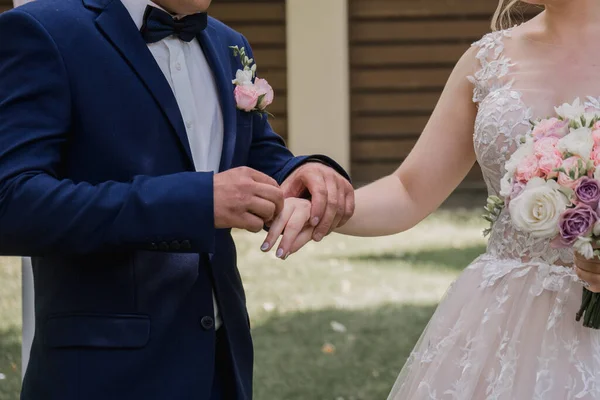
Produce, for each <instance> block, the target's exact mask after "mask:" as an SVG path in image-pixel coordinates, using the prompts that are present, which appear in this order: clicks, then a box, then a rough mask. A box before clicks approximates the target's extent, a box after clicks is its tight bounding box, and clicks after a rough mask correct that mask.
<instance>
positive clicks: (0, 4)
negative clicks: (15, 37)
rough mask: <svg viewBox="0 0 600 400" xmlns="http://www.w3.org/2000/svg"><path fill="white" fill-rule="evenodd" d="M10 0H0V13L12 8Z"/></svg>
mask: <svg viewBox="0 0 600 400" xmlns="http://www.w3.org/2000/svg"><path fill="white" fill-rule="evenodd" d="M12 5H13V2H12V0H0V13H1V12H4V11H6V10H10V9H11V8H12Z"/></svg>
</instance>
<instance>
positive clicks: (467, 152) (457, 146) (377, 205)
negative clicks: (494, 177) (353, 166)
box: [262, 48, 477, 259]
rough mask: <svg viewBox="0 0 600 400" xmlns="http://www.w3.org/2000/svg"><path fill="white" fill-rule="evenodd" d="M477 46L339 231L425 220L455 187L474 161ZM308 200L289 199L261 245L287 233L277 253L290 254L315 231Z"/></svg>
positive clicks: (380, 230) (375, 231)
mask: <svg viewBox="0 0 600 400" xmlns="http://www.w3.org/2000/svg"><path fill="white" fill-rule="evenodd" d="M476 65H477V62H476V58H475V49H474V48H471V49H470V50H469V51H467V53H465V55H464V56H463V57H462V58H461V59H460V61H459V62H458V64H457V65H456V67H455V68H454V71H453V72H452V74H451V76H450V78H449V79H448V82H447V83H446V87H445V88H444V91H443V93H442V95H441V97H440V100H439V101H438V104H437V106H436V108H435V110H434V112H433V114H432V116H431V118H430V120H429V122H428V123H427V126H426V127H425V130H424V131H423V133H422V135H421V137H420V138H419V140H418V142H417V144H416V145H415V147H414V148H413V150H412V151H411V153H410V154H409V156H408V157H407V158H406V160H405V161H404V162H403V163H402V165H401V166H400V168H398V170H397V171H396V172H394V173H393V174H392V175H390V176H387V177H385V178H383V179H380V180H378V181H377V182H374V183H372V184H370V185H368V186H365V187H363V188H361V189H359V190H357V191H356V209H355V212H354V216H353V217H352V218H351V219H350V220H349V221H348V223H346V225H344V226H342V227H341V228H338V229H337V230H336V232H338V233H342V234H346V235H354V236H384V235H390V234H394V233H398V232H402V231H405V230H407V229H410V228H412V227H413V226H415V225H416V224H417V223H419V222H420V221H421V220H423V219H424V218H425V217H426V216H427V215H429V214H430V213H431V212H433V211H435V210H436V209H437V208H438V207H439V206H440V204H441V203H442V202H443V201H444V200H445V199H446V198H447V197H448V196H449V195H450V193H452V191H453V190H454V189H455V188H456V187H457V186H458V184H459V183H460V182H461V181H462V180H463V179H464V177H465V176H466V175H467V173H468V172H469V170H470V169H471V168H472V167H473V165H474V163H475V152H474V149H473V129H474V125H475V116H476V114H477V107H476V106H475V104H474V103H473V101H472V97H473V86H472V84H471V83H470V82H469V81H468V79H467V76H469V75H472V74H473V72H474V71H475V70H476ZM309 219H310V203H308V202H306V201H305V200H304V201H303V200H301V199H286V205H285V207H284V211H283V212H282V213H281V214H280V215H279V216H278V217H277V218H276V220H275V221H274V223H273V225H272V226H271V229H270V231H269V234H268V235H267V238H266V240H265V243H264V244H263V247H262V249H263V251H269V250H270V249H271V248H273V247H274V245H275V244H276V242H277V238H278V237H279V236H280V235H281V234H282V233H283V232H284V230H285V232H284V233H283V238H282V239H281V242H280V243H279V246H278V250H277V256H278V257H280V258H283V259H285V258H287V256H288V255H290V254H293V253H295V252H296V251H298V250H299V249H300V248H301V247H302V246H304V245H305V244H306V243H307V242H309V241H310V239H311V236H312V231H313V229H314V228H313V227H312V226H311V225H310V224H308V221H309Z"/></svg>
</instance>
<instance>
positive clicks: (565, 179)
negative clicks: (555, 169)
mask: <svg viewBox="0 0 600 400" xmlns="http://www.w3.org/2000/svg"><path fill="white" fill-rule="evenodd" d="M582 164H583V160H582V159H581V158H580V157H577V156H573V157H569V158H567V159H566V160H564V161H563V162H562V165H561V168H562V169H563V171H562V172H559V174H558V184H559V185H561V186H564V187H566V188H569V189H575V187H576V186H577V185H578V184H579V178H580V175H581V171H580V166H581V165H582Z"/></svg>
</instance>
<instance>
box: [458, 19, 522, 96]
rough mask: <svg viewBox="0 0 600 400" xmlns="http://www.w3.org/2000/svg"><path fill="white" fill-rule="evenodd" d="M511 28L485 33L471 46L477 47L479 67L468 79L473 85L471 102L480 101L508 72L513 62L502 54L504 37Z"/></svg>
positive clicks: (498, 84) (508, 34)
mask: <svg viewBox="0 0 600 400" xmlns="http://www.w3.org/2000/svg"><path fill="white" fill-rule="evenodd" d="M511 31H512V29H507V30H503V31H496V32H491V33H488V34H486V35H485V36H484V37H482V38H481V39H480V40H478V41H477V42H475V43H473V44H472V45H471V46H472V47H474V48H477V49H478V51H477V55H476V56H475V57H476V58H477V60H479V65H480V68H479V69H478V70H477V72H475V74H474V75H472V76H469V77H468V79H469V81H470V82H471V83H473V85H474V89H473V102H475V103H480V102H481V101H482V100H483V99H485V97H486V96H487V95H488V94H489V93H490V92H491V91H492V90H493V89H495V88H496V87H498V86H500V81H501V78H503V77H504V76H506V75H507V74H508V71H509V68H510V67H512V66H513V65H514V64H513V63H512V61H511V60H510V58H508V57H506V56H505V55H504V38H506V37H510V35H511Z"/></svg>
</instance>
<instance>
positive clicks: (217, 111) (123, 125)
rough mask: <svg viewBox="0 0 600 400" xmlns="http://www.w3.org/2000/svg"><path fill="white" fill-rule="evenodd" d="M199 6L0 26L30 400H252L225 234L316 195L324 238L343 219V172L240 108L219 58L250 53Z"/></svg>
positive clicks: (3, 227) (9, 16)
mask: <svg viewBox="0 0 600 400" xmlns="http://www.w3.org/2000/svg"><path fill="white" fill-rule="evenodd" d="M209 4H210V0H160V1H159V0H155V3H151V2H147V1H145V0H123V1H120V0H38V1H36V2H33V3H30V4H27V5H25V6H23V7H21V8H17V9H15V10H13V11H9V12H6V13H4V14H2V15H1V16H0V38H1V39H0V252H1V253H2V254H5V255H30V256H33V267H34V277H35V295H36V298H35V307H36V309H35V312H36V331H35V339H34V342H33V347H32V350H31V359H30V362H29V366H28V368H27V372H26V376H25V380H24V383H23V390H22V396H21V398H22V399H25V400H121V399H123V400H125V399H127V400H135V399H143V400H150V399H159V400H163V399H164V400H180V399H181V400H187V399H190V400H191V399H195V400H202V399H206V400H208V399H250V398H251V397H252V363H253V353H252V342H251V337H250V327H249V322H248V315H247V312H246V307H245V296H244V291H243V288H242V283H241V280H240V275H239V273H238V270H237V267H236V254H235V247H234V243H233V240H232V238H231V235H230V230H231V228H242V229H247V230H251V231H258V230H260V229H262V227H263V226H264V225H265V224H268V222H269V221H270V220H272V219H273V217H274V216H275V215H276V214H277V213H278V212H279V210H280V209H281V207H282V203H283V198H284V196H301V195H302V196H303V195H309V196H311V197H310V198H311V199H312V202H313V224H315V225H318V226H317V230H316V232H317V233H316V236H315V239H316V240H320V239H321V238H322V237H323V236H324V235H326V234H327V233H329V231H330V230H331V229H333V228H334V227H336V226H337V225H339V224H343V223H344V221H346V220H347V219H348V218H349V217H350V215H351V214H352V212H353V192H352V187H351V185H350V184H349V183H348V181H347V180H346V179H345V178H344V177H343V176H342V175H344V176H345V173H344V172H343V171H342V170H341V168H339V167H338V166H337V165H336V164H335V163H334V162H333V161H331V160H329V159H328V158H326V157H322V156H312V157H296V158H295V157H293V156H292V154H290V152H289V151H288V150H287V149H286V148H285V147H284V144H283V143H282V140H281V139H280V138H279V137H278V136H277V135H276V134H275V133H274V132H273V131H272V129H271V127H270V125H269V123H268V121H267V119H266V117H261V116H260V115H256V114H252V113H249V112H245V111H239V110H237V109H236V102H235V99H234V95H233V89H234V86H233V84H232V80H233V79H234V77H235V73H236V71H237V70H238V69H241V68H242V65H241V64H240V60H239V58H236V57H234V56H233V54H232V52H231V50H230V48H229V46H238V47H240V48H242V47H244V48H245V50H246V52H247V53H248V54H249V56H250V57H252V54H251V49H250V46H249V44H248V43H247V41H246V40H245V38H244V37H243V36H241V35H240V34H239V33H237V32H235V31H233V30H231V29H230V28H228V27H227V26H225V25H223V24H222V23H220V22H218V21H216V20H214V19H210V18H208V19H207V17H206V14H203V13H202V12H204V11H206V9H207V8H208V6H209ZM173 15H177V16H178V17H177V18H174V17H173ZM184 15H187V17H183V16H184ZM140 29H141V31H140ZM309 117H310V116H307V118H309ZM336 171H337V172H336ZM340 174H341V175H340ZM280 185H281V186H280Z"/></svg>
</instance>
